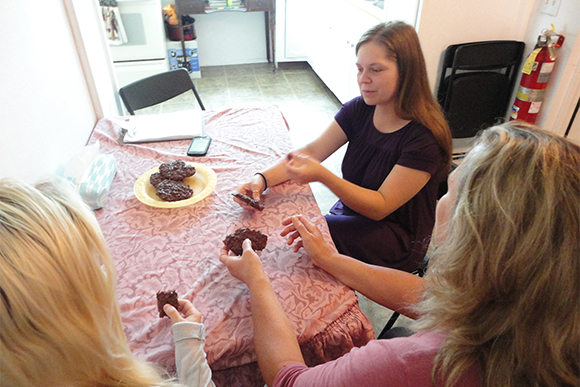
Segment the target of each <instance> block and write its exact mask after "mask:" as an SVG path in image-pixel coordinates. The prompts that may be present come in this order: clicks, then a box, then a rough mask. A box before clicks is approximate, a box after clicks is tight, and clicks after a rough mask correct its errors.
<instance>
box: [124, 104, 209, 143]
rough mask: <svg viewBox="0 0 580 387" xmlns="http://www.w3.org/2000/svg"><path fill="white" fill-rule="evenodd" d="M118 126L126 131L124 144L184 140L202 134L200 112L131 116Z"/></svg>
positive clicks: (202, 126)
mask: <svg viewBox="0 0 580 387" xmlns="http://www.w3.org/2000/svg"><path fill="white" fill-rule="evenodd" d="M119 125H120V126H121V127H122V128H123V129H126V130H127V133H125V137H124V138H123V141H124V142H126V143H132V142H153V141H171V140H185V139H192V138H193V137H195V136H201V135H203V134H204V133H203V132H204V130H203V129H204V121H203V114H202V111H201V110H184V111H179V112H174V113H164V114H149V115H141V116H132V117H131V118H130V119H129V120H128V121H121V122H119Z"/></svg>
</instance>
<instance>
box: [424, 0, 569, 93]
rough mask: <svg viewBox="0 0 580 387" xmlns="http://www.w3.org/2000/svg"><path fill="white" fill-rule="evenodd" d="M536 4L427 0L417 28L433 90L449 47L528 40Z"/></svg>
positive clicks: (525, 0) (524, 1)
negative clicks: (467, 43) (453, 45)
mask: <svg viewBox="0 0 580 387" xmlns="http://www.w3.org/2000/svg"><path fill="white" fill-rule="evenodd" d="M564 1H566V0H564ZM533 7H534V2H532V1H530V0H512V1H510V2H509V3H506V2H505V1H504V0H486V1H481V0H423V4H422V7H421V9H420V15H419V17H418V19H417V26H416V27H417V33H418V34H419V39H420V40H421V48H422V49H423V53H424V55H425V61H426V62H427V75H428V77H429V83H430V84H431V89H432V90H435V87H436V85H437V82H438V79H437V77H438V75H439V74H438V69H439V67H440V65H441V62H442V59H443V54H444V51H445V49H446V48H447V46H449V45H451V44H457V43H466V42H476V41H481V40H520V41H521V40H524V36H525V32H526V29H527V26H528V21H529V19H530V15H531V13H532V9H533Z"/></svg>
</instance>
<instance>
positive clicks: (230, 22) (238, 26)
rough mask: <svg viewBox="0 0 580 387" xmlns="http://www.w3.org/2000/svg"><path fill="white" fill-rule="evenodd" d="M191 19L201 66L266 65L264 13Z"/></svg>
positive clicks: (225, 14)
mask: <svg viewBox="0 0 580 387" xmlns="http://www.w3.org/2000/svg"><path fill="white" fill-rule="evenodd" d="M192 16H193V18H195V31H196V33H197V47H198V54H199V65H200V66H224V65H234V64H244V63H262V62H267V59H266V24H265V18H264V12H237V11H229V12H214V13H211V14H205V15H192Z"/></svg>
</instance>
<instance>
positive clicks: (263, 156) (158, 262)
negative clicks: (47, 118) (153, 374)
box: [90, 106, 374, 387]
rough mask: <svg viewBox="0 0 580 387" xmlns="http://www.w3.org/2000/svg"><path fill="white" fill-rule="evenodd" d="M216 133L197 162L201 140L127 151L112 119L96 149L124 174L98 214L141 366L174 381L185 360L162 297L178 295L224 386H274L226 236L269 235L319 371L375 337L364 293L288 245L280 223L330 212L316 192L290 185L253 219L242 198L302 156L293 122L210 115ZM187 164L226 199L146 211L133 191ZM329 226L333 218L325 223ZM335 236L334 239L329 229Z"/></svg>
mask: <svg viewBox="0 0 580 387" xmlns="http://www.w3.org/2000/svg"><path fill="white" fill-rule="evenodd" d="M204 117H205V125H206V133H207V134H208V135H209V136H211V137H212V138H213V141H212V144H211V146H210V149H209V152H208V154H207V155H206V156H205V157H202V158H195V159H193V158H190V157H187V156H185V151H186V148H187V146H188V144H189V140H183V141H170V142H157V143H146V144H125V145H119V144H118V141H117V140H118V138H119V135H118V133H117V132H118V131H119V130H120V128H119V126H118V125H117V124H116V120H115V119H111V120H110V119H102V120H100V121H99V122H98V123H97V125H96V127H95V130H94V133H93V134H92V136H91V139H90V143H93V142H94V141H96V140H98V141H99V142H100V144H101V153H105V154H112V155H113V156H114V158H115V161H116V163H117V167H118V172H117V175H116V177H115V180H114V181H113V184H112V187H111V191H110V195H109V198H108V201H107V203H106V205H105V207H104V208H103V209H100V210H97V211H96V214H97V219H98V221H99V223H100V225H101V228H102V230H103V233H104V235H105V238H106V240H107V242H108V244H109V248H110V250H111V253H112V255H113V258H114V260H115V265H116V268H117V273H118V286H117V294H118V297H119V300H120V307H121V314H122V317H123V324H124V329H125V333H126V335H127V340H128V342H129V345H130V347H131V349H132V351H133V352H134V353H135V354H136V355H137V356H138V357H139V358H142V359H145V360H148V361H151V362H154V363H157V364H159V365H160V366H162V367H163V368H165V369H167V370H169V371H170V372H173V371H174V370H175V359H174V353H173V350H174V349H173V343H172V338H171V329H170V322H169V319H167V318H164V319H159V318H158V315H157V306H156V300H155V294H156V292H157V291H159V290H169V289H175V290H177V292H178V293H179V295H180V297H183V298H187V299H189V300H191V301H192V302H193V303H194V305H195V306H196V307H197V308H198V309H199V310H200V312H201V313H202V315H203V316H204V317H203V322H204V324H205V325H206V331H207V340H206V346H205V349H206V352H207V354H208V361H209V364H210V366H211V368H212V370H213V372H214V381H215V383H216V385H218V386H224V387H225V386H228V387H232V386H254V385H255V386H262V385H263V380H262V377H261V374H260V371H259V369H258V366H257V362H256V354H255V351H254V344H253V328H252V320H251V312H250V302H249V293H248V290H247V288H246V286H245V285H244V284H243V283H241V282H240V281H238V280H236V279H235V278H233V277H231V276H230V274H229V273H228V271H227V270H226V268H225V267H224V266H223V265H222V264H221V263H220V261H219V249H220V247H221V246H222V240H223V239H224V237H225V236H226V235H227V234H229V233H231V232H233V231H234V230H235V229H236V228H238V227H250V228H254V229H258V230H260V231H262V232H264V233H266V234H267V235H268V236H269V240H268V245H267V247H266V249H265V250H263V251H262V252H261V253H260V257H261V259H262V262H263V265H264V268H265V270H266V272H267V273H268V275H269V276H270V279H271V281H272V284H273V287H274V289H275V291H276V293H277V294H278V297H279V299H280V302H281V303H282V305H283V308H284V310H285V311H286V313H287V315H288V317H289V318H290V321H291V322H292V325H293V326H294V328H295V330H296V333H297V335H298V340H299V342H300V345H301V348H302V351H303V354H304V357H305V360H306V361H307V363H308V364H309V365H315V364H319V363H322V362H325V361H328V360H330V359H334V358H337V357H339V356H341V355H342V354H344V353H346V352H348V351H349V350H350V349H351V348H352V347H353V346H361V345H364V344H366V343H367V342H368V341H369V340H370V339H372V338H374V333H373V331H372V327H371V325H370V323H369V321H368V319H367V318H366V316H365V315H364V314H363V313H362V312H361V310H360V308H359V306H358V302H357V298H356V295H355V293H354V291H352V290H351V289H350V288H348V287H346V286H344V285H343V284H342V283H341V282H339V281H338V280H337V279H335V278H334V277H333V276H331V275H329V274H327V273H326V272H324V271H323V270H320V269H319V268H317V267H315V266H314V265H313V264H312V262H311V260H310V259H309V257H308V255H307V254H306V253H305V252H304V251H303V250H300V251H299V252H298V253H294V252H293V247H291V246H288V245H287V244H286V240H285V239H284V238H282V237H280V236H279V234H280V231H281V230H282V229H283V227H282V226H281V224H280V222H281V220H282V219H284V218H285V217H287V216H289V215H293V214H297V213H302V214H304V215H306V216H307V217H308V218H310V219H314V218H321V217H322V214H321V212H320V210H319V208H318V206H317V205H316V202H315V201H314V196H313V195H312V191H311V190H310V187H309V186H308V185H297V184H293V183H286V184H282V185H279V186H276V187H272V188H269V189H268V190H267V191H266V193H265V195H264V196H263V203H264V205H265V207H266V208H265V209H264V211H263V212H257V213H255V212H253V211H249V210H245V209H243V208H242V207H240V206H239V205H238V204H236V203H235V202H234V201H233V200H232V196H231V193H232V192H233V191H234V190H235V189H236V188H237V187H238V186H239V185H240V184H241V183H243V182H245V181H247V180H248V179H249V178H250V177H251V176H252V175H253V174H254V173H255V172H257V171H261V170H263V169H264V168H266V167H267V166H269V165H270V164H272V163H273V162H274V161H276V160H277V159H279V158H280V157H282V156H284V155H285V154H286V153H287V152H288V151H289V150H290V149H291V142H290V138H289V135H288V127H287V123H286V121H285V120H284V117H283V116H282V114H281V112H280V111H279V109H278V108H277V107H275V106H271V107H265V108H255V109H230V110H225V111H207V112H205V114H204ZM175 159H181V160H184V161H195V162H199V163H203V164H205V165H207V166H209V167H210V168H212V169H213V170H214V171H215V172H216V174H217V178H218V181H217V187H216V188H215V190H214V192H213V193H212V194H211V195H209V196H208V197H206V198H205V199H203V200H202V201H200V202H198V203H195V204H193V205H191V206H188V207H182V208H173V209H160V208H153V207H149V206H146V205H144V204H142V203H141V202H139V201H138V200H137V199H136V198H135V196H134V194H133V185H134V183H135V181H136V180H137V178H138V177H139V176H140V175H141V174H143V173H144V172H146V171H148V170H150V169H151V168H155V167H157V166H159V164H161V163H162V162H165V161H171V160H175ZM321 219H323V218H321ZM321 223H322V226H321V227H322V229H323V233H324V235H325V237H326V239H327V240H328V241H330V243H331V244H332V242H331V239H330V234H329V233H328V229H327V227H326V223H325V222H321Z"/></svg>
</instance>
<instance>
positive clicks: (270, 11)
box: [175, 0, 277, 72]
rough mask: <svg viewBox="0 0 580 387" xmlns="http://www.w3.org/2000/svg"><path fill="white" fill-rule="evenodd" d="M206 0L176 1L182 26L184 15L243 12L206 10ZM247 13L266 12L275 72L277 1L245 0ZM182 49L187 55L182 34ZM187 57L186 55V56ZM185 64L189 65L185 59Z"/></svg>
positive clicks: (268, 43) (265, 16) (267, 43)
mask: <svg viewBox="0 0 580 387" xmlns="http://www.w3.org/2000/svg"><path fill="white" fill-rule="evenodd" d="M205 3H206V2H205V0H176V1H175V6H176V13H177V20H178V22H179V23H180V25H181V16H182V15H197V14H203V13H211V12H241V11H240V10H239V9H238V10H228V9H224V10H210V11H208V10H206V7H205ZM244 4H245V8H243V9H245V11H243V12H264V18H265V21H266V57H267V59H268V62H270V52H271V53H272V66H273V67H272V71H273V72H275V71H276V68H277V64H276V1H275V0H245V1H244ZM181 35H182V36H181V48H182V49H183V52H184V53H185V41H184V37H183V34H181ZM184 55H185V54H184ZM183 63H187V61H186V60H185V59H184V61H183Z"/></svg>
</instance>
